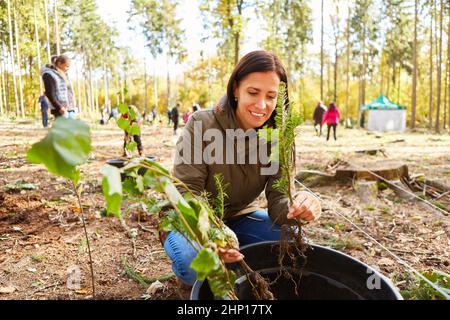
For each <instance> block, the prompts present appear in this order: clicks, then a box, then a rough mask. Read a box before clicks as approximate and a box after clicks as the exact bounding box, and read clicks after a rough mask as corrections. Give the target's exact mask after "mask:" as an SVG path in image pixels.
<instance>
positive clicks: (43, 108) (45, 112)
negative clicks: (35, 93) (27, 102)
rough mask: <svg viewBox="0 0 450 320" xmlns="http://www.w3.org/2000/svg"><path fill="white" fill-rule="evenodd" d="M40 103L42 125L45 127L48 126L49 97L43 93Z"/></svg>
mask: <svg viewBox="0 0 450 320" xmlns="http://www.w3.org/2000/svg"><path fill="white" fill-rule="evenodd" d="M38 102H39V105H40V106H41V113H42V125H43V126H44V128H47V127H48V103H47V98H46V97H45V94H42V95H41V96H40V97H39V100H38Z"/></svg>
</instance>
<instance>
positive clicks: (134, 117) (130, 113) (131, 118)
mask: <svg viewBox="0 0 450 320" xmlns="http://www.w3.org/2000/svg"><path fill="white" fill-rule="evenodd" d="M128 116H129V117H130V121H133V120H134V119H136V111H134V109H133V108H130V109H129V111H128Z"/></svg>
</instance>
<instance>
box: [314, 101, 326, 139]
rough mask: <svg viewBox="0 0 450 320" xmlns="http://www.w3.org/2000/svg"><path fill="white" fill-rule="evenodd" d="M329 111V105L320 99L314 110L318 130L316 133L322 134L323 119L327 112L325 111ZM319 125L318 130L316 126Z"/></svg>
mask: <svg viewBox="0 0 450 320" xmlns="http://www.w3.org/2000/svg"><path fill="white" fill-rule="evenodd" d="M326 111H327V107H325V106H324V104H323V102H322V101H319V102H318V103H317V106H316V109H315V110H314V115H313V119H314V129H315V130H316V133H317V134H318V135H319V137H320V136H322V120H323V115H324V114H325V112H326ZM317 125H319V127H320V128H319V130H317V128H316V126H317Z"/></svg>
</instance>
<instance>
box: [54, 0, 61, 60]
mask: <svg viewBox="0 0 450 320" xmlns="http://www.w3.org/2000/svg"><path fill="white" fill-rule="evenodd" d="M54 9H55V43H56V54H57V55H58V56H59V55H60V54H61V45H60V39H59V21H58V20H59V19H58V0H55V6H54Z"/></svg>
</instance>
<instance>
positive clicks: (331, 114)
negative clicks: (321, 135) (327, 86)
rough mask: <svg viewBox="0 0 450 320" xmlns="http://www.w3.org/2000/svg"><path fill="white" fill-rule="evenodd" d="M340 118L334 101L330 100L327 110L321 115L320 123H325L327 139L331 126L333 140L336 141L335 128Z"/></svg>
mask: <svg viewBox="0 0 450 320" xmlns="http://www.w3.org/2000/svg"><path fill="white" fill-rule="evenodd" d="M340 118H341V113H340V112H339V109H338V107H337V106H336V104H335V103H334V102H331V103H330V105H329V107H328V109H327V111H326V112H325V114H324V115H323V120H322V125H323V124H324V123H326V124H327V141H328V140H329V139H330V129H331V128H333V135H334V140H335V141H336V140H337V138H336V128H337V125H338V123H339V119H340Z"/></svg>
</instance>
